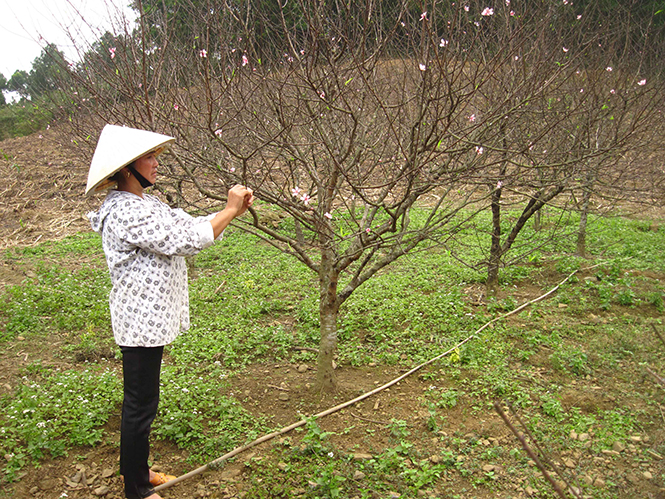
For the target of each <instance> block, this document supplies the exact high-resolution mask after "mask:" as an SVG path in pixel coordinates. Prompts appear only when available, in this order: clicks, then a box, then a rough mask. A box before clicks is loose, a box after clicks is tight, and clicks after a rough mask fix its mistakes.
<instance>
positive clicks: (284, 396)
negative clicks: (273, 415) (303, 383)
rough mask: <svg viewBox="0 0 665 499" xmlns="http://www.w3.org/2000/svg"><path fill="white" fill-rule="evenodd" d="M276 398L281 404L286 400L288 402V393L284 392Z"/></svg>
mask: <svg viewBox="0 0 665 499" xmlns="http://www.w3.org/2000/svg"><path fill="white" fill-rule="evenodd" d="M278 398H279V400H281V401H282V402H286V401H287V400H289V394H288V393H284V392H282V393H280V394H279V397H278Z"/></svg>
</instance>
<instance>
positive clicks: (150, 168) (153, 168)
mask: <svg viewBox="0 0 665 499" xmlns="http://www.w3.org/2000/svg"><path fill="white" fill-rule="evenodd" d="M158 166H159V163H158V162H157V157H156V156H155V153H154V152H150V153H148V154H146V155H145V156H141V157H140V158H139V159H137V160H136V162H135V163H134V168H136V171H137V172H139V173H140V174H141V175H143V176H144V177H145V178H146V180H149V181H150V182H152V183H153V184H154V183H155V182H156V181H157V167H158Z"/></svg>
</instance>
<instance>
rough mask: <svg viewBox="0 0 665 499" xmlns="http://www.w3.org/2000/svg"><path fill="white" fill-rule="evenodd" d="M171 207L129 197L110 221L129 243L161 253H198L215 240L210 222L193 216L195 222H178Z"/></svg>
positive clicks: (114, 228)
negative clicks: (199, 220)
mask: <svg viewBox="0 0 665 499" xmlns="http://www.w3.org/2000/svg"><path fill="white" fill-rule="evenodd" d="M171 211H173V210H172V209H171V208H169V207H167V206H166V205H162V206H159V205H155V204H151V203H145V202H141V201H140V200H127V201H123V202H121V203H119V206H116V209H115V210H113V212H112V213H110V215H109V218H110V219H109V220H108V222H110V223H111V224H112V227H110V228H112V230H113V232H115V234H116V235H117V236H118V237H119V238H120V239H121V240H123V241H124V242H125V243H127V244H129V245H131V246H135V247H137V248H141V249H144V250H147V251H150V252H153V253H158V254H161V255H166V256H187V255H194V254H196V253H198V252H199V251H201V250H203V249H205V248H207V247H209V246H211V245H212V244H213V242H214V233H213V230H212V225H211V224H210V222H208V221H202V222H198V221H197V220H196V219H194V218H192V220H193V222H192V223H187V224H181V223H177V222H176V220H175V218H174V217H173V215H172V213H171ZM183 213H184V212H183ZM194 221H195V222H194Z"/></svg>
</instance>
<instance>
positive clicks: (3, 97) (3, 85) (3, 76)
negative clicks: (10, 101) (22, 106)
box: [0, 73, 7, 106]
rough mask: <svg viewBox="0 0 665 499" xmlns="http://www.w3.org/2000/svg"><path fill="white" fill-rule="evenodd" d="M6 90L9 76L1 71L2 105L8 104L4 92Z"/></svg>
mask: <svg viewBox="0 0 665 499" xmlns="http://www.w3.org/2000/svg"><path fill="white" fill-rule="evenodd" d="M5 90H7V78H5V75H3V74H2V73H0V106H4V105H5V104H7V101H6V100H5V94H4V91H5Z"/></svg>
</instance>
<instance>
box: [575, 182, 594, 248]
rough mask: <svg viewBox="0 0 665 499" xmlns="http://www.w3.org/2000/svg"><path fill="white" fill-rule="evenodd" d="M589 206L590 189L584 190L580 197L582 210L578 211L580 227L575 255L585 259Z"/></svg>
mask: <svg viewBox="0 0 665 499" xmlns="http://www.w3.org/2000/svg"><path fill="white" fill-rule="evenodd" d="M590 204H591V189H585V190H584V195H583V197H582V210H581V211H580V225H579V227H578V229H577V255H578V256H581V257H582V258H586V226H587V221H588V218H589V205H590Z"/></svg>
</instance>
